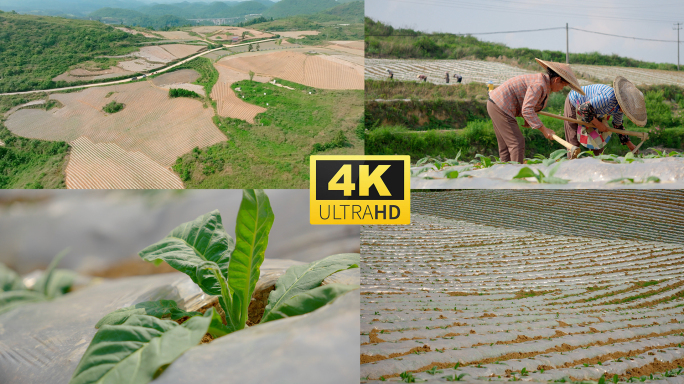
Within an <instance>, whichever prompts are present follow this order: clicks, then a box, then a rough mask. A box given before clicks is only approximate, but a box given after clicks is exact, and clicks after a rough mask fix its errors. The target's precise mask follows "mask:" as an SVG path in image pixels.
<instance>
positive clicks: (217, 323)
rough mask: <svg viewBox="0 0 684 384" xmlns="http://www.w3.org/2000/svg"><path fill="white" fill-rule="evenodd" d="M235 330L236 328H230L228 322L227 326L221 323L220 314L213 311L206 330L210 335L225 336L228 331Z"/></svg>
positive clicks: (215, 336)
mask: <svg viewBox="0 0 684 384" xmlns="http://www.w3.org/2000/svg"><path fill="white" fill-rule="evenodd" d="M235 331H236V329H235V328H232V327H231V326H230V324H229V325H228V326H226V325H225V324H223V319H221V315H220V314H219V313H218V312H217V311H214V314H213V315H212V316H211V323H210V324H209V329H208V330H207V332H208V333H209V334H210V335H212V336H213V337H214V338H215V339H216V338H219V337H221V336H225V335H227V334H229V333H233V332H235Z"/></svg>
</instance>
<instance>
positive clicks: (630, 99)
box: [613, 76, 647, 127]
mask: <svg viewBox="0 0 684 384" xmlns="http://www.w3.org/2000/svg"><path fill="white" fill-rule="evenodd" d="M613 88H614V89H615V97H616V98H617V101H618V104H620V108H622V112H624V113H625V115H627V117H629V119H630V120H632V122H633V123H634V124H636V125H638V126H640V127H643V126H644V125H646V118H647V116H646V100H644V94H643V93H641V91H640V90H639V89H637V87H636V86H635V85H634V84H632V82H630V81H629V80H627V79H625V78H624V77H622V76H618V77H616V78H615V81H613Z"/></svg>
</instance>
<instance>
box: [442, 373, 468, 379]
mask: <svg viewBox="0 0 684 384" xmlns="http://www.w3.org/2000/svg"><path fill="white" fill-rule="evenodd" d="M466 375H467V373H461V374H460V375H456V374H455V373H454V375H453V376H444V377H442V378H443V379H446V381H462V380H463V378H464V377H466Z"/></svg>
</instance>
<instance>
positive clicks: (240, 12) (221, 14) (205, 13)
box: [135, 1, 268, 19]
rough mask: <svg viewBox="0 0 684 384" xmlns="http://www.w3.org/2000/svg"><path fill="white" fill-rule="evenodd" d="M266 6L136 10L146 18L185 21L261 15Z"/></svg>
mask: <svg viewBox="0 0 684 384" xmlns="http://www.w3.org/2000/svg"><path fill="white" fill-rule="evenodd" d="M266 9H268V6H266V5H264V4H262V3H260V2H257V1H243V2H219V1H216V2H213V3H188V2H183V3H176V4H154V5H147V6H143V7H139V8H136V9H135V10H136V11H138V12H141V13H143V14H145V15H147V16H157V17H158V16H165V15H172V16H176V17H182V18H186V19H205V18H230V17H239V16H244V15H249V14H255V13H256V14H258V13H262V12H263V11H265V10H266Z"/></svg>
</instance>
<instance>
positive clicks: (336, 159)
mask: <svg viewBox="0 0 684 384" xmlns="http://www.w3.org/2000/svg"><path fill="white" fill-rule="evenodd" d="M409 161H410V158H409V156H311V213H310V216H311V224H371V223H373V224H409V223H410V201H409V195H410V194H409V182H410V180H409V174H410V171H409V164H410V163H409Z"/></svg>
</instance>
